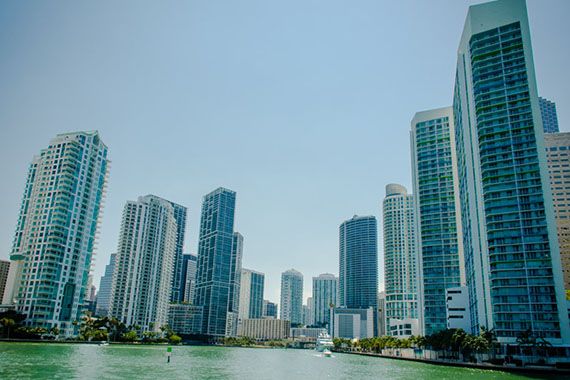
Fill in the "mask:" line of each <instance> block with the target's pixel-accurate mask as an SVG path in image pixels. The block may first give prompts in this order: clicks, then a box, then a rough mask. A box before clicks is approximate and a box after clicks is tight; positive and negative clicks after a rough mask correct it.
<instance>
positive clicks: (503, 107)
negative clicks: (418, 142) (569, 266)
mask: <svg viewBox="0 0 570 380" xmlns="http://www.w3.org/2000/svg"><path fill="white" fill-rule="evenodd" d="M454 113H455V126H456V128H455V135H456V143H457V156H458V172H459V190H460V195H461V216H462V220H463V223H462V225H463V242H464V244H463V245H464V250H465V267H466V268H465V271H466V280H467V286H468V289H469V292H470V293H469V300H470V304H469V307H470V313H471V331H472V332H474V333H476V332H478V331H479V329H480V327H486V328H488V329H491V328H494V329H495V333H496V335H497V338H498V340H499V342H501V343H514V342H516V339H517V337H518V336H520V335H521V334H523V333H525V332H526V331H527V330H528V329H530V330H531V331H532V334H533V335H535V336H541V337H544V338H545V339H547V340H548V341H549V342H551V343H552V344H559V343H568V342H570V335H569V334H570V331H569V329H570V327H569V324H568V314H567V308H566V304H565V296H564V286H563V279H562V271H561V268H560V253H559V247H558V238H557V233H556V221H555V216H554V211H553V206H552V193H551V189H550V183H549V179H548V169H547V165H546V154H545V150H544V138H543V127H542V121H541V117H540V108H539V101H538V95H537V88H536V79H535V74H534V63H533V56H532V47H531V40H530V30H529V26H528V19H527V12H526V5H525V2H524V0H501V1H495V2H491V3H485V4H480V5H474V6H471V7H470V8H469V12H468V15H467V20H466V23H465V27H464V30H463V35H462V37H461V41H460V44H459V49H458V60H457V75H456V86H455V92H454Z"/></svg>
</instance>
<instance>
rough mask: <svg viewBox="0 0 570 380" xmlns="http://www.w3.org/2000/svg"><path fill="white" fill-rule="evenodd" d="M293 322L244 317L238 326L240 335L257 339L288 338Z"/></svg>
mask: <svg viewBox="0 0 570 380" xmlns="http://www.w3.org/2000/svg"><path fill="white" fill-rule="evenodd" d="M290 330H291V322H290V321H285V320H282V319H266V318H259V319H257V318H256V319H243V320H242V321H241V323H240V324H239V327H238V336H244V337H247V338H252V339H256V340H272V339H286V338H288V337H289V333H290Z"/></svg>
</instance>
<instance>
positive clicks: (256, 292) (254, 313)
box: [249, 271, 265, 318]
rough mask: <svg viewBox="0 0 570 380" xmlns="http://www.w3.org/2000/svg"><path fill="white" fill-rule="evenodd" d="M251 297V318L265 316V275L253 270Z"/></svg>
mask: <svg viewBox="0 0 570 380" xmlns="http://www.w3.org/2000/svg"><path fill="white" fill-rule="evenodd" d="M250 286H251V287H250V293H249V294H250V299H249V318H261V317H262V316H263V291H264V288H265V275H264V274H263V273H257V272H253V271H252V272H251V285H250Z"/></svg>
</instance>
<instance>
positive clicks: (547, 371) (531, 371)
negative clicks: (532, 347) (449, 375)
mask: <svg viewBox="0 0 570 380" xmlns="http://www.w3.org/2000/svg"><path fill="white" fill-rule="evenodd" d="M334 352H336V353H341V354H352V355H361V356H371V357H376V358H381V359H395V360H405V361H411V362H418V363H424V364H431V365H438V366H444V367H463V368H473V369H484V370H493V371H502V372H509V373H517V374H528V375H567V376H570V369H562V368H553V367H538V366H527V367H515V366H512V367H511V366H500V365H496V364H490V363H486V364H484V363H467V362H455V361H445V360H433V359H423V358H406V357H402V356H390V355H382V354H377V353H372V352H346V351H334Z"/></svg>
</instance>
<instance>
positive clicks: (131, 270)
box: [109, 195, 177, 331]
mask: <svg viewBox="0 0 570 380" xmlns="http://www.w3.org/2000/svg"><path fill="white" fill-rule="evenodd" d="M176 232H177V222H176V218H175V217H174V207H173V206H172V203H171V202H169V201H167V200H165V199H162V198H159V197H157V196H154V195H147V196H144V197H139V198H138V200H137V201H128V202H127V203H126V205H125V208H124V210H123V220H122V223H121V232H120V235H119V244H118V249H117V257H116V259H115V266H116V268H115V272H114V276H113V285H112V289H111V300H110V311H109V315H110V316H112V317H115V318H117V319H118V320H120V321H121V322H123V323H124V324H126V325H127V326H129V325H138V326H140V327H141V328H142V330H143V331H159V329H160V327H161V326H163V325H166V324H167V323H168V305H169V303H170V297H171V291H172V276H173V272H174V260H175V257H176Z"/></svg>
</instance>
